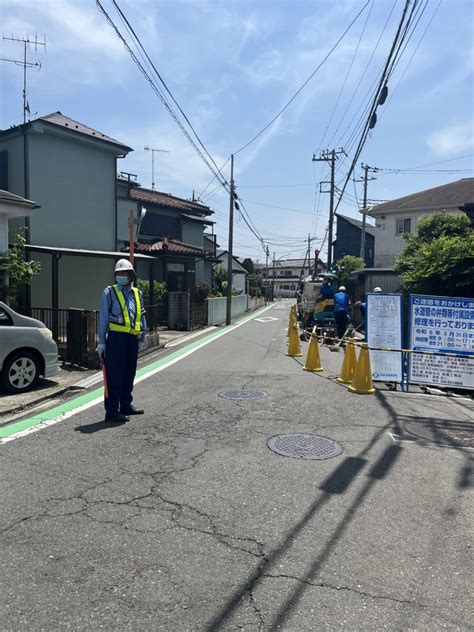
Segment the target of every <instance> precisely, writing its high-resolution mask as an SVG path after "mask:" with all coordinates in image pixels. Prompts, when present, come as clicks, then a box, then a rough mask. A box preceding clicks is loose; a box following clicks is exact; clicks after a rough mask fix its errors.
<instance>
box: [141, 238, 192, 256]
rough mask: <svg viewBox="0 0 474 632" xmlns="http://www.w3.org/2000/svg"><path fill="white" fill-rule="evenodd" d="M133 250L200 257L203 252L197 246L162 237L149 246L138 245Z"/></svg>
mask: <svg viewBox="0 0 474 632" xmlns="http://www.w3.org/2000/svg"><path fill="white" fill-rule="evenodd" d="M135 250H136V251H137V252H152V253H157V252H162V253H165V254H173V255H195V256H202V255H203V254H204V250H203V249H202V248H199V247H198V246H193V245H191V244H185V243H183V242H182V241H178V240H177V239H170V238H166V237H164V238H163V239H159V240H158V241H155V242H153V243H151V244H145V243H138V244H136V245H135Z"/></svg>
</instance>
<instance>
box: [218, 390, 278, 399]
mask: <svg viewBox="0 0 474 632" xmlns="http://www.w3.org/2000/svg"><path fill="white" fill-rule="evenodd" d="M219 397H220V398H221V399H232V400H242V399H243V400H247V401H250V400H255V399H264V398H265V397H268V393H267V392H266V391H257V390H254V389H247V390H235V391H222V392H221V393H219Z"/></svg>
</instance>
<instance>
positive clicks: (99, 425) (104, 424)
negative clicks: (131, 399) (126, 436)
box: [74, 421, 127, 434]
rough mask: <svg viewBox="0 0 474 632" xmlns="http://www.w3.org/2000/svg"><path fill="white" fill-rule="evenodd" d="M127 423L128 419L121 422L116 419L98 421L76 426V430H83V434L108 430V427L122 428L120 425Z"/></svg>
mask: <svg viewBox="0 0 474 632" xmlns="http://www.w3.org/2000/svg"><path fill="white" fill-rule="evenodd" d="M126 423H127V422H126V421H121V422H119V423H117V422H114V421H96V422H95V423H93V424H88V425H87V426H76V428H74V430H75V432H82V433H83V434H93V433H94V432H100V431H101V430H107V428H120V426H123V425H125V424H126Z"/></svg>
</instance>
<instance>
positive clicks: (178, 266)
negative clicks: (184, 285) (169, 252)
mask: <svg viewBox="0 0 474 632" xmlns="http://www.w3.org/2000/svg"><path fill="white" fill-rule="evenodd" d="M166 270H167V271H168V272H184V271H185V270H184V263H168V264H167V265H166Z"/></svg>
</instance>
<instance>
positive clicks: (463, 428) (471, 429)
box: [403, 419, 474, 448]
mask: <svg viewBox="0 0 474 632" xmlns="http://www.w3.org/2000/svg"><path fill="white" fill-rule="evenodd" d="M403 427H404V428H405V430H406V431H407V432H409V433H410V434H411V435H414V436H415V437H420V439H425V440H426V441H429V442H430V443H436V444H437V445H442V446H448V447H450V448H474V424H473V423H472V422H469V421H447V420H445V419H438V420H437V419H419V420H414V421H406V422H405V423H404V424H403Z"/></svg>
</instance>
